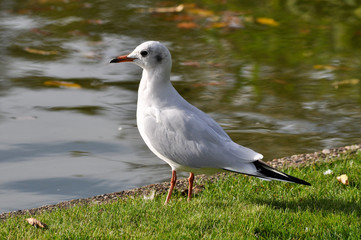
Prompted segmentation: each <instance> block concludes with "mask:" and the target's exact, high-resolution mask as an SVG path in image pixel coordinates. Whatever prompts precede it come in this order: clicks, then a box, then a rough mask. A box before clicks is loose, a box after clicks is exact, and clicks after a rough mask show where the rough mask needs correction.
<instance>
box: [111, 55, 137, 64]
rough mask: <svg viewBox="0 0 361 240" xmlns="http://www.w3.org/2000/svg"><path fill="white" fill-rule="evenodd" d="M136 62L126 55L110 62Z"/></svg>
mask: <svg viewBox="0 0 361 240" xmlns="http://www.w3.org/2000/svg"><path fill="white" fill-rule="evenodd" d="M134 60H135V58H130V57H128V55H124V56H119V57H116V58H114V59H113V60H111V61H110V63H119V62H133V61H134Z"/></svg>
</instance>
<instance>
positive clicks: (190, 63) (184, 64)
mask: <svg viewBox="0 0 361 240" xmlns="http://www.w3.org/2000/svg"><path fill="white" fill-rule="evenodd" d="M180 64H181V65H183V66H190V67H199V66H201V64H200V63H199V62H196V61H187V62H181V63H180Z"/></svg>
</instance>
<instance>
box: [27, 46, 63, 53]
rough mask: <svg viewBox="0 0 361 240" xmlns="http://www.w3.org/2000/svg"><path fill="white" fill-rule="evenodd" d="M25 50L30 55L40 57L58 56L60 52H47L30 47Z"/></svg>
mask: <svg viewBox="0 0 361 240" xmlns="http://www.w3.org/2000/svg"><path fill="white" fill-rule="evenodd" d="M24 50H25V51H26V52H28V53H32V54H39V55H57V54H58V51H45V50H40V49H35V48H29V47H26V48H24Z"/></svg>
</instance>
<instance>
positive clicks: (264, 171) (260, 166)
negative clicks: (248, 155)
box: [253, 160, 311, 186]
mask: <svg viewBox="0 0 361 240" xmlns="http://www.w3.org/2000/svg"><path fill="white" fill-rule="evenodd" d="M253 164H254V166H255V167H256V169H257V173H259V175H258V174H256V175H255V177H260V178H264V179H266V180H267V179H269V180H278V181H285V182H292V183H298V184H303V185H308V186H311V184H310V183H308V182H306V181H304V180H302V179H299V178H296V177H292V176H290V175H288V174H286V173H283V172H280V171H278V170H276V169H275V168H273V167H271V166H269V165H267V164H266V163H264V162H263V161H260V160H257V161H255V162H253Z"/></svg>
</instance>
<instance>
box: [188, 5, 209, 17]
mask: <svg viewBox="0 0 361 240" xmlns="http://www.w3.org/2000/svg"><path fill="white" fill-rule="evenodd" d="M186 11H187V12H188V13H191V14H194V15H198V16H200V17H212V16H214V12H213V11H211V10H207V9H202V8H195V7H194V8H187V9H186Z"/></svg>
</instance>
